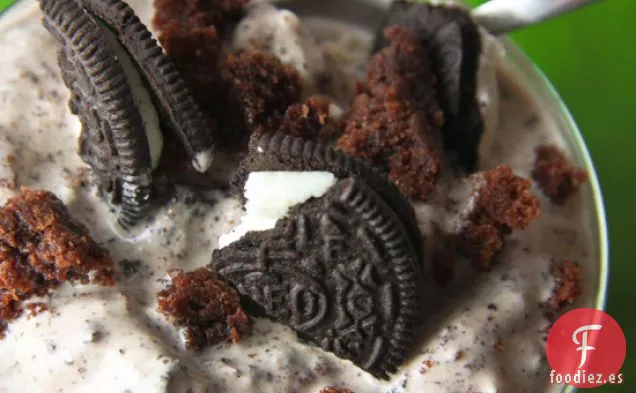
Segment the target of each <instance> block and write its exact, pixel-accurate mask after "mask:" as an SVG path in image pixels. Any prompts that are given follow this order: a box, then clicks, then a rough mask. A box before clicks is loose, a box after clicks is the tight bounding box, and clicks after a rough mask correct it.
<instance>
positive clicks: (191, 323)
mask: <svg viewBox="0 0 636 393" xmlns="http://www.w3.org/2000/svg"><path fill="white" fill-rule="evenodd" d="M172 273H173V274H172V283H171V285H170V286H169V287H168V288H166V289H164V290H163V291H161V292H159V293H158V294H157V302H158V309H159V311H160V312H161V313H162V314H163V315H164V316H165V317H166V318H167V319H168V320H169V321H170V322H172V323H173V324H174V325H175V326H176V327H179V328H183V329H184V332H185V343H186V347H187V348H188V349H191V350H201V349H203V348H205V347H207V346H209V345H214V344H217V343H220V342H223V341H227V342H231V343H236V342H238V341H239V340H240V338H241V336H242V335H244V334H245V333H247V331H248V327H249V326H248V319H247V315H246V314H245V312H244V311H243V308H242V307H241V305H240V303H239V298H238V294H237V292H236V291H235V290H234V289H233V288H232V287H230V286H229V285H228V284H226V283H224V282H222V281H220V280H218V279H217V278H216V277H215V276H214V274H213V273H212V272H211V271H210V270H208V269H207V268H199V269H197V270H194V271H192V272H185V273H184V272H183V271H179V270H177V271H174V272H172Z"/></svg>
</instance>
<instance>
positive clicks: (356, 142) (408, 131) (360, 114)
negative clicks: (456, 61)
mask: <svg viewBox="0 0 636 393" xmlns="http://www.w3.org/2000/svg"><path fill="white" fill-rule="evenodd" d="M385 36H386V38H387V40H388V41H389V45H388V46H387V47H386V48H384V49H382V50H380V51H379V52H377V53H376V54H375V55H373V57H372V58H371V59H370V61H369V65H368V68H367V79H368V80H367V83H366V84H360V85H359V86H358V88H357V90H358V95H357V96H356V97H355V99H354V101H353V103H352V105H351V109H350V111H349V112H348V113H347V114H346V115H345V120H344V123H345V124H344V134H343V136H342V137H341V138H340V139H339V140H338V142H337V144H336V147H337V148H338V149H340V150H342V151H343V152H345V153H347V154H351V155H354V156H357V157H360V158H362V159H364V160H366V161H368V162H369V163H370V164H371V165H373V166H375V167H377V168H379V169H381V170H383V171H384V172H386V173H387V174H388V175H389V178H390V179H391V180H392V181H393V182H394V183H395V184H396V185H397V186H398V188H399V189H400V190H401V191H402V193H404V195H406V196H407V197H411V198H417V199H426V196H427V195H428V194H429V192H430V191H431V190H432V189H433V187H434V186H435V183H436V182H437V179H438V177H439V173H440V165H441V163H440V147H441V133H440V129H441V127H442V126H443V124H444V116H443V113H442V111H441V110H440V108H439V106H438V104H437V101H436V97H435V87H434V85H435V77H434V75H433V73H432V71H431V65H430V61H429V58H428V55H427V53H426V51H425V50H424V48H422V46H421V45H420V44H419V42H418V41H417V40H416V39H415V38H413V37H412V36H411V34H410V33H409V32H408V31H407V30H405V29H403V28H400V27H390V28H387V29H386V30H385Z"/></svg>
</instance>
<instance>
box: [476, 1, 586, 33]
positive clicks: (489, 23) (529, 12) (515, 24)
mask: <svg viewBox="0 0 636 393" xmlns="http://www.w3.org/2000/svg"><path fill="white" fill-rule="evenodd" d="M596 1H598V0H490V1H488V2H487V3H484V4H482V5H480V6H479V7H477V8H475V9H473V16H474V17H475V19H476V20H477V22H479V24H481V25H482V26H483V27H484V28H485V29H486V30H488V31H490V32H491V33H493V34H503V33H508V32H511V31H514V30H517V29H520V28H523V27H526V26H529V25H533V24H535V23H539V22H541V21H544V20H546V19H550V18H552V17H555V16H558V15H561V14H563V13H566V12H568V11H573V10H575V9H577V8H580V7H583V6H585V5H588V4H591V3H594V2H596Z"/></svg>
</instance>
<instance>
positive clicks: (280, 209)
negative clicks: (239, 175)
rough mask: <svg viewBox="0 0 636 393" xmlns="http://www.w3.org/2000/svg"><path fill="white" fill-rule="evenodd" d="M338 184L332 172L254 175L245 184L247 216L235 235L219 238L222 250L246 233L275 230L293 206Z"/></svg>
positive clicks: (257, 173) (233, 231)
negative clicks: (277, 223) (278, 222)
mask: <svg viewBox="0 0 636 393" xmlns="http://www.w3.org/2000/svg"><path fill="white" fill-rule="evenodd" d="M334 184H336V177H335V176H334V175H333V174H332V173H330V172H284V171H281V172H252V173H250V174H249V176H248V177H247V181H246V182H245V192H244V195H245V199H246V203H245V214H244V215H243V217H242V218H241V222H240V224H239V225H238V226H237V227H236V228H234V230H232V232H230V233H227V234H225V235H222V236H221V237H220V238H219V247H220V248H223V247H225V246H227V245H229V244H231V243H233V242H235V241H237V240H239V239H240V238H242V237H243V236H244V235H245V234H246V233H247V232H251V231H265V230H268V229H272V228H274V226H275V225H276V221H278V220H279V219H281V218H283V217H285V215H287V212H288V211H289V210H290V209H291V208H292V207H294V206H296V205H298V204H301V203H303V202H306V201H307V200H309V199H310V198H319V197H321V196H323V195H325V193H327V191H329V189H330V188H331V187H332V186H333V185H334Z"/></svg>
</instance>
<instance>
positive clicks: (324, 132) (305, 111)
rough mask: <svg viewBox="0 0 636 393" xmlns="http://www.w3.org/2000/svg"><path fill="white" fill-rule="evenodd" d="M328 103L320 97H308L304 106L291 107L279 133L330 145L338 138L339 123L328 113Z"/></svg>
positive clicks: (294, 105) (299, 104)
mask: <svg viewBox="0 0 636 393" xmlns="http://www.w3.org/2000/svg"><path fill="white" fill-rule="evenodd" d="M329 106H330V101H329V100H328V99H326V98H321V97H309V99H307V101H306V102H305V103H304V104H301V103H298V104H293V105H291V106H290V107H289V108H288V109H287V112H286V113H285V116H284V117H283V120H282V122H281V125H280V127H279V128H278V131H279V132H282V133H283V134H288V135H292V136H295V137H299V138H303V139H306V140H312V141H316V142H318V143H321V144H324V145H330V144H331V143H333V142H334V141H335V139H337V138H338V137H339V136H340V131H341V130H340V122H338V121H336V120H335V119H334V118H333V117H332V116H331V113H330V109H329Z"/></svg>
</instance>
